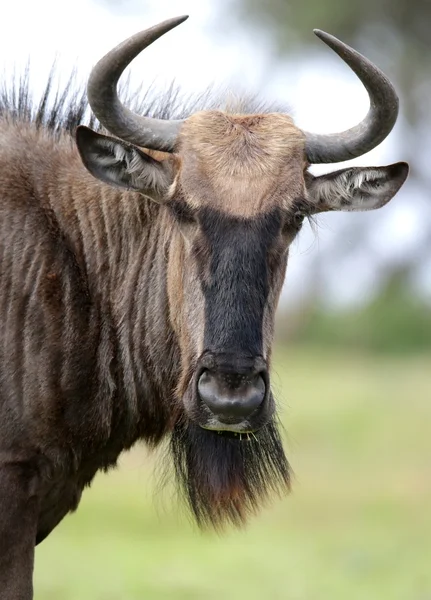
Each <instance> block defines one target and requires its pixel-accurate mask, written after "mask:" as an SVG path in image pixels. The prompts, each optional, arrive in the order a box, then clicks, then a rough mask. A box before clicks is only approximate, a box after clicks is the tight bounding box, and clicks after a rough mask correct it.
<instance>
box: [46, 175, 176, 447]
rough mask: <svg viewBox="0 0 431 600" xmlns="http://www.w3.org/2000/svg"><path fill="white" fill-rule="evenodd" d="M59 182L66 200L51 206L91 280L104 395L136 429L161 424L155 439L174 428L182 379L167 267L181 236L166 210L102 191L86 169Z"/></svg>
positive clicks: (140, 199)
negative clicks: (120, 403) (171, 420)
mask: <svg viewBox="0 0 431 600" xmlns="http://www.w3.org/2000/svg"><path fill="white" fill-rule="evenodd" d="M58 177H59V178H60V181H59V182H58V184H59V185H58V186H56V190H57V191H58V189H61V190H62V194H60V197H59V196H58V195H57V196H56V198H55V199H50V200H52V205H53V204H54V201H55V207H54V206H53V208H54V210H55V212H56V213H57V218H58V219H59V221H60V226H61V227H62V229H63V231H65V233H66V237H67V238H68V239H69V240H70V243H71V245H72V246H73V250H74V252H75V253H76V256H77V258H78V262H79V263H80V265H81V267H82V269H83V270H84V272H85V274H86V279H87V282H88V287H89V291H90V296H91V299H92V301H93V302H94V303H95V305H96V309H97V313H98V319H99V323H100V330H99V332H98V337H99V349H98V352H99V360H98V363H99V384H100V385H101V386H102V388H103V391H102V392H101V393H103V394H104V395H106V394H110V395H111V397H113V395H115V394H119V395H120V396H121V397H122V398H123V399H124V401H125V403H126V404H127V415H128V416H127V418H128V419H129V420H130V421H131V422H132V421H133V422H136V423H139V422H140V421H147V422H149V421H152V422H155V421H158V422H159V423H160V428H159V429H160V430H159V431H158V432H155V434H154V438H155V439H156V438H158V437H160V435H161V434H162V433H164V431H162V430H163V429H166V427H168V426H169V425H168V423H167V421H168V414H169V412H171V411H168V403H169V402H170V401H172V395H173V393H174V388H175V384H176V381H177V378H178V369H179V353H178V347H177V343H176V339H175V335H174V331H173V329H172V326H171V323H170V318H169V306H168V297H167V266H168V256H169V244H170V242H171V240H172V236H174V235H179V234H176V232H175V231H174V230H173V228H172V222H171V217H170V215H169V214H168V212H167V211H166V210H165V209H164V208H163V207H160V206H158V205H156V204H155V203H154V202H152V201H150V200H149V199H147V198H145V197H143V196H141V195H139V194H136V193H132V192H123V191H120V190H116V189H114V188H110V187H108V186H106V185H103V184H101V183H99V182H98V181H96V180H95V179H93V178H92V177H91V176H90V175H89V174H87V172H86V171H84V169H83V167H82V166H81V165H80V163H77V164H76V165H74V168H71V166H70V164H68V165H67V169H66V168H65V169H64V171H61V169H60V170H59V172H58ZM163 407H165V409H166V410H165V411H163ZM149 411H150V412H149ZM152 411H154V412H152ZM163 413H165V414H163Z"/></svg>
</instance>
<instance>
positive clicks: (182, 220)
mask: <svg viewBox="0 0 431 600" xmlns="http://www.w3.org/2000/svg"><path fill="white" fill-rule="evenodd" d="M169 208H170V209H171V212H172V214H173V215H174V217H175V220H176V221H177V223H178V224H179V225H183V226H188V225H195V224H197V218H196V214H195V211H193V210H192V209H191V208H190V207H189V206H187V204H186V203H185V202H172V203H171V204H170V205H169Z"/></svg>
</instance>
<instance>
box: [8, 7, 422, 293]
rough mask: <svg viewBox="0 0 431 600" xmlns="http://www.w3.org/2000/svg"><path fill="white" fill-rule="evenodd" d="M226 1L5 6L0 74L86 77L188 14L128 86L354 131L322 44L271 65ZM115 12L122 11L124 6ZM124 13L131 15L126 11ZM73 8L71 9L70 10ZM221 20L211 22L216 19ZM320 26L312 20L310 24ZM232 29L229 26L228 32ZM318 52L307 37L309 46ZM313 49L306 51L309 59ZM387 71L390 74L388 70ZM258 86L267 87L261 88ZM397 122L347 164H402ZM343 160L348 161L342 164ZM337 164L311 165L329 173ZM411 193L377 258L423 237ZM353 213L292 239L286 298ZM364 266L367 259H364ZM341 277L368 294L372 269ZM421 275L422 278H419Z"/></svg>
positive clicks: (353, 266)
mask: <svg viewBox="0 0 431 600" xmlns="http://www.w3.org/2000/svg"><path fill="white" fill-rule="evenodd" d="M224 3H225V0H163V1H162V0H146V1H142V8H141V6H140V3H139V2H135V3H134V4H133V7H132V6H131V4H129V5H128V3H125V10H124V11H121V10H120V8H116V10H115V12H111V11H110V10H109V9H108V8H107V7H106V5H103V4H102V3H98V2H97V1H96V0H74V1H73V2H70V1H69V2H67V3H62V2H61V1H60V0H37V1H35V0H14V1H9V0H7V1H6V0H3V2H2V19H1V21H0V73H3V72H5V73H6V76H7V74H8V73H9V74H10V73H11V72H12V68H13V66H17V67H22V66H23V65H25V64H26V62H27V61H28V59H29V57H30V64H31V80H32V86H33V87H34V89H35V90H36V92H40V90H41V89H42V88H43V86H44V82H45V80H46V76H47V74H48V72H49V70H50V67H51V66H52V63H53V59H54V58H57V64H58V67H59V72H60V74H61V76H62V77H64V79H65V80H67V77H68V74H69V73H70V71H71V70H72V68H73V67H77V69H78V76H79V78H80V80H82V81H85V79H86V77H87V75H88V73H89V71H90V69H91V67H92V65H93V64H94V63H95V62H97V60H98V59H99V58H100V57H101V56H102V55H103V54H104V53H105V52H106V51H107V50H109V49H110V48H111V47H113V46H114V45H116V44H117V43H119V42H121V41H122V40H123V39H125V38H127V37H128V36H129V35H132V34H133V33H136V32H137V31H139V30H141V29H145V28H146V27H148V26H150V25H154V24H156V23H157V22H159V21H161V20H163V19H166V18H170V17H173V16H179V15H182V14H189V15H190V18H189V20H188V21H186V22H185V23H184V24H182V25H180V26H179V27H178V28H177V29H175V30H173V31H172V32H170V33H168V34H167V35H166V36H165V37H163V38H162V39H160V40H159V41H158V42H156V43H155V44H154V45H153V46H152V47H151V48H149V49H147V50H146V51H145V53H144V54H143V55H142V56H140V57H138V58H137V59H136V60H135V61H134V62H133V63H132V67H131V75H132V82H133V83H134V82H136V83H140V82H141V81H143V82H145V81H148V82H149V83H150V82H152V81H153V80H154V79H157V80H158V81H160V83H161V84H164V83H169V82H170V81H171V80H172V79H175V80H176V81H177V82H178V83H179V84H181V86H182V87H184V88H185V89H186V90H187V91H193V90H196V91H199V90H202V89H205V87H206V86H207V85H209V84H212V83H214V84H216V87H217V85H219V86H222V87H225V86H226V85H228V86H229V87H234V88H237V89H238V88H240V89H242V90H245V91H247V92H252V93H253V92H256V91H259V92H260V93H261V94H262V95H263V96H264V97H267V98H268V99H270V100H275V101H280V102H283V103H284V102H285V103H287V104H288V105H289V106H291V107H292V108H293V114H294V117H295V120H296V123H297V124H298V125H299V126H300V127H303V128H304V129H305V130H312V131H315V132H329V131H337V130H342V129H345V128H347V127H350V126H352V125H353V124H355V123H356V122H358V121H359V120H360V119H362V117H363V116H364V115H365V113H366V111H367V110H368V99H367V94H366V92H365V90H364V89H363V88H362V86H361V84H360V83H359V82H358V81H357V79H356V77H355V76H354V75H353V74H352V73H350V72H349V70H348V69H347V67H346V66H345V65H343V63H342V62H341V61H340V59H338V57H335V56H332V55H331V51H330V50H329V49H327V51H326V50H325V48H324V51H325V53H324V54H321V55H319V57H317V56H314V57H313V60H311V59H310V60H308V61H307V62H302V61H300V60H299V59H297V58H296V59H292V60H291V62H290V63H284V64H283V65H281V64H274V62H273V61H271V52H270V49H269V48H268V47H267V42H266V41H265V37H264V36H262V37H261V38H258V39H256V35H255V33H253V34H252V33H251V32H250V31H249V30H247V29H245V28H244V29H243V30H242V31H240V32H238V30H239V27H236V31H237V32H238V33H237V34H236V35H235V36H230V35H229V36H228V35H226V34H225V31H223V30H221V29H220V28H221V27H222V23H227V25H230V26H232V25H233V23H229V19H230V17H229V14H230V13H229V11H228V10H227V11H225V12H224V16H223V20H222V19H221V18H220V14H221V11H222V10H223V5H224ZM117 6H121V4H120V0H119V1H118V4H117ZM127 8H129V10H127ZM72 11H73V12H72ZM216 17H217V18H216ZM318 26H319V23H316V27H318ZM233 30H234V28H233V27H232V31H233ZM229 31H230V30H229ZM321 46H322V42H320V41H319V40H318V39H317V38H316V37H315V36H314V35H313V34H312V32H310V49H312V48H315V49H316V51H317V50H318V49H319V47H321ZM310 55H311V53H309V54H308V56H309V57H310ZM389 75H390V74H389ZM263 86H264V89H263ZM399 141H400V126H399V125H398V124H397V126H396V127H395V130H394V132H393V133H392V134H391V135H390V136H389V139H387V140H385V142H383V143H382V144H381V145H380V146H379V147H378V148H376V149H375V150H373V151H372V152H370V153H369V154H367V155H365V156H363V157H361V158H359V159H356V160H354V161H351V164H358V165H370V164H375V165H379V164H386V163H389V162H395V161H397V160H402V159H403V154H402V148H401V145H400V144H399V143H398V142H399ZM347 164H348V163H344V164H343V166H346V165H347ZM335 168H340V165H335V166H332V167H331V166H330V167H329V168H328V166H322V167H321V166H319V167H314V168H313V172H315V173H319V172H325V171H328V170H332V169H335ZM411 192H412V190H411V189H410V190H409V188H408V187H407V186H405V188H403V190H402V192H400V193H399V195H397V196H396V197H395V199H394V200H393V201H392V202H391V203H390V204H389V205H388V206H387V207H385V209H383V210H384V211H385V214H384V216H382V215H379V219H380V222H381V224H382V229H381V231H380V234H379V235H377V236H375V237H376V239H375V240H374V241H373V249H374V248H375V251H376V254H378V255H379V256H383V257H384V256H391V255H392V254H393V253H394V252H395V253H399V252H404V251H405V250H408V248H409V247H410V246H411V244H412V243H413V241H414V239H415V238H416V236H417V235H420V234H421V231H422V229H421V219H420V212H418V211H417V210H415V209H414V205H413V203H412V202H411V198H409V196H410V195H411ZM356 218H358V215H354V214H353V215H352V214H349V215H346V214H342V215H330V216H325V217H323V219H322V220H321V223H322V224H323V226H322V227H320V230H319V236H318V240H317V241H316V239H315V238H314V235H313V234H311V233H310V232H305V234H304V235H302V237H301V240H300V241H299V243H296V244H295V246H294V248H293V252H292V259H291V266H290V270H289V271H290V272H289V275H288V288H289V289H287V290H286V292H287V294H288V295H291V294H292V293H293V292H292V290H296V292H299V293H300V292H301V288H302V287H303V286H304V285H306V283H305V282H306V281H307V263H308V262H309V261H310V260H311V258H312V253H314V252H318V249H319V247H323V246H324V245H325V244H330V241H331V238H332V236H333V232H334V231H336V230H337V227H339V226H341V224H342V223H345V222H346V219H347V220H348V221H352V223H353V220H354V219H356ZM360 218H361V222H364V220H365V222H367V221H368V222H370V223H372V222H373V218H375V217H374V216H373V213H368V214H362V215H361V216H360ZM367 260H369V259H367ZM346 264H347V266H346V268H345V269H344V271H343V270H342V269H341V271H340V270H339V269H337V272H334V273H331V269H330V268H329V270H328V273H329V275H328V282H327V285H328V294H329V296H331V297H333V298H337V299H338V300H340V299H341V301H349V300H352V299H353V298H355V297H365V295H366V294H365V292H364V290H366V289H372V288H373V285H374V283H375V282H374V278H375V272H374V271H373V269H372V268H371V265H369V264H367V263H366V262H364V257H362V258H361V256H359V257H357V258H356V259H355V260H352V261H350V262H349V261H347V263H346ZM425 275H426V274H425Z"/></svg>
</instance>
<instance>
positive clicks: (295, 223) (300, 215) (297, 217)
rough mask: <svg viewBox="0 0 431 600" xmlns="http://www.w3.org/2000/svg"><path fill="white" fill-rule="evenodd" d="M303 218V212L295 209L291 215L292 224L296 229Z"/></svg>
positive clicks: (300, 224)
mask: <svg viewBox="0 0 431 600" xmlns="http://www.w3.org/2000/svg"><path fill="white" fill-rule="evenodd" d="M304 218H305V215H304V213H303V212H301V211H300V210H297V211H296V212H295V213H294V215H293V217H292V223H293V226H294V227H296V229H299V228H300V227H301V226H302V222H303V221H304Z"/></svg>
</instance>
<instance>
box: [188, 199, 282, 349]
mask: <svg viewBox="0 0 431 600" xmlns="http://www.w3.org/2000/svg"><path fill="white" fill-rule="evenodd" d="M199 220H200V223H201V227H202V231H203V234H204V238H205V243H206V244H207V245H208V248H209V252H210V259H209V260H210V268H209V276H208V277H206V278H204V279H203V281H202V288H203V293H204V298H205V334H204V348H205V349H206V350H210V351H212V352H216V353H223V354H238V353H240V354H246V355H251V356H259V355H262V353H263V339H262V325H263V315H264V310H265V305H266V303H267V300H268V294H269V277H268V253H269V250H270V247H271V245H272V244H273V242H274V239H275V237H276V236H277V233H278V231H279V228H280V216H279V213H278V211H273V212H271V213H267V214H265V215H260V216H259V217H258V218H256V219H247V220H244V219H238V218H235V217H231V216H227V215H223V214H221V213H219V212H218V211H215V210H213V209H208V208H206V209H203V210H200V211H199Z"/></svg>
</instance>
